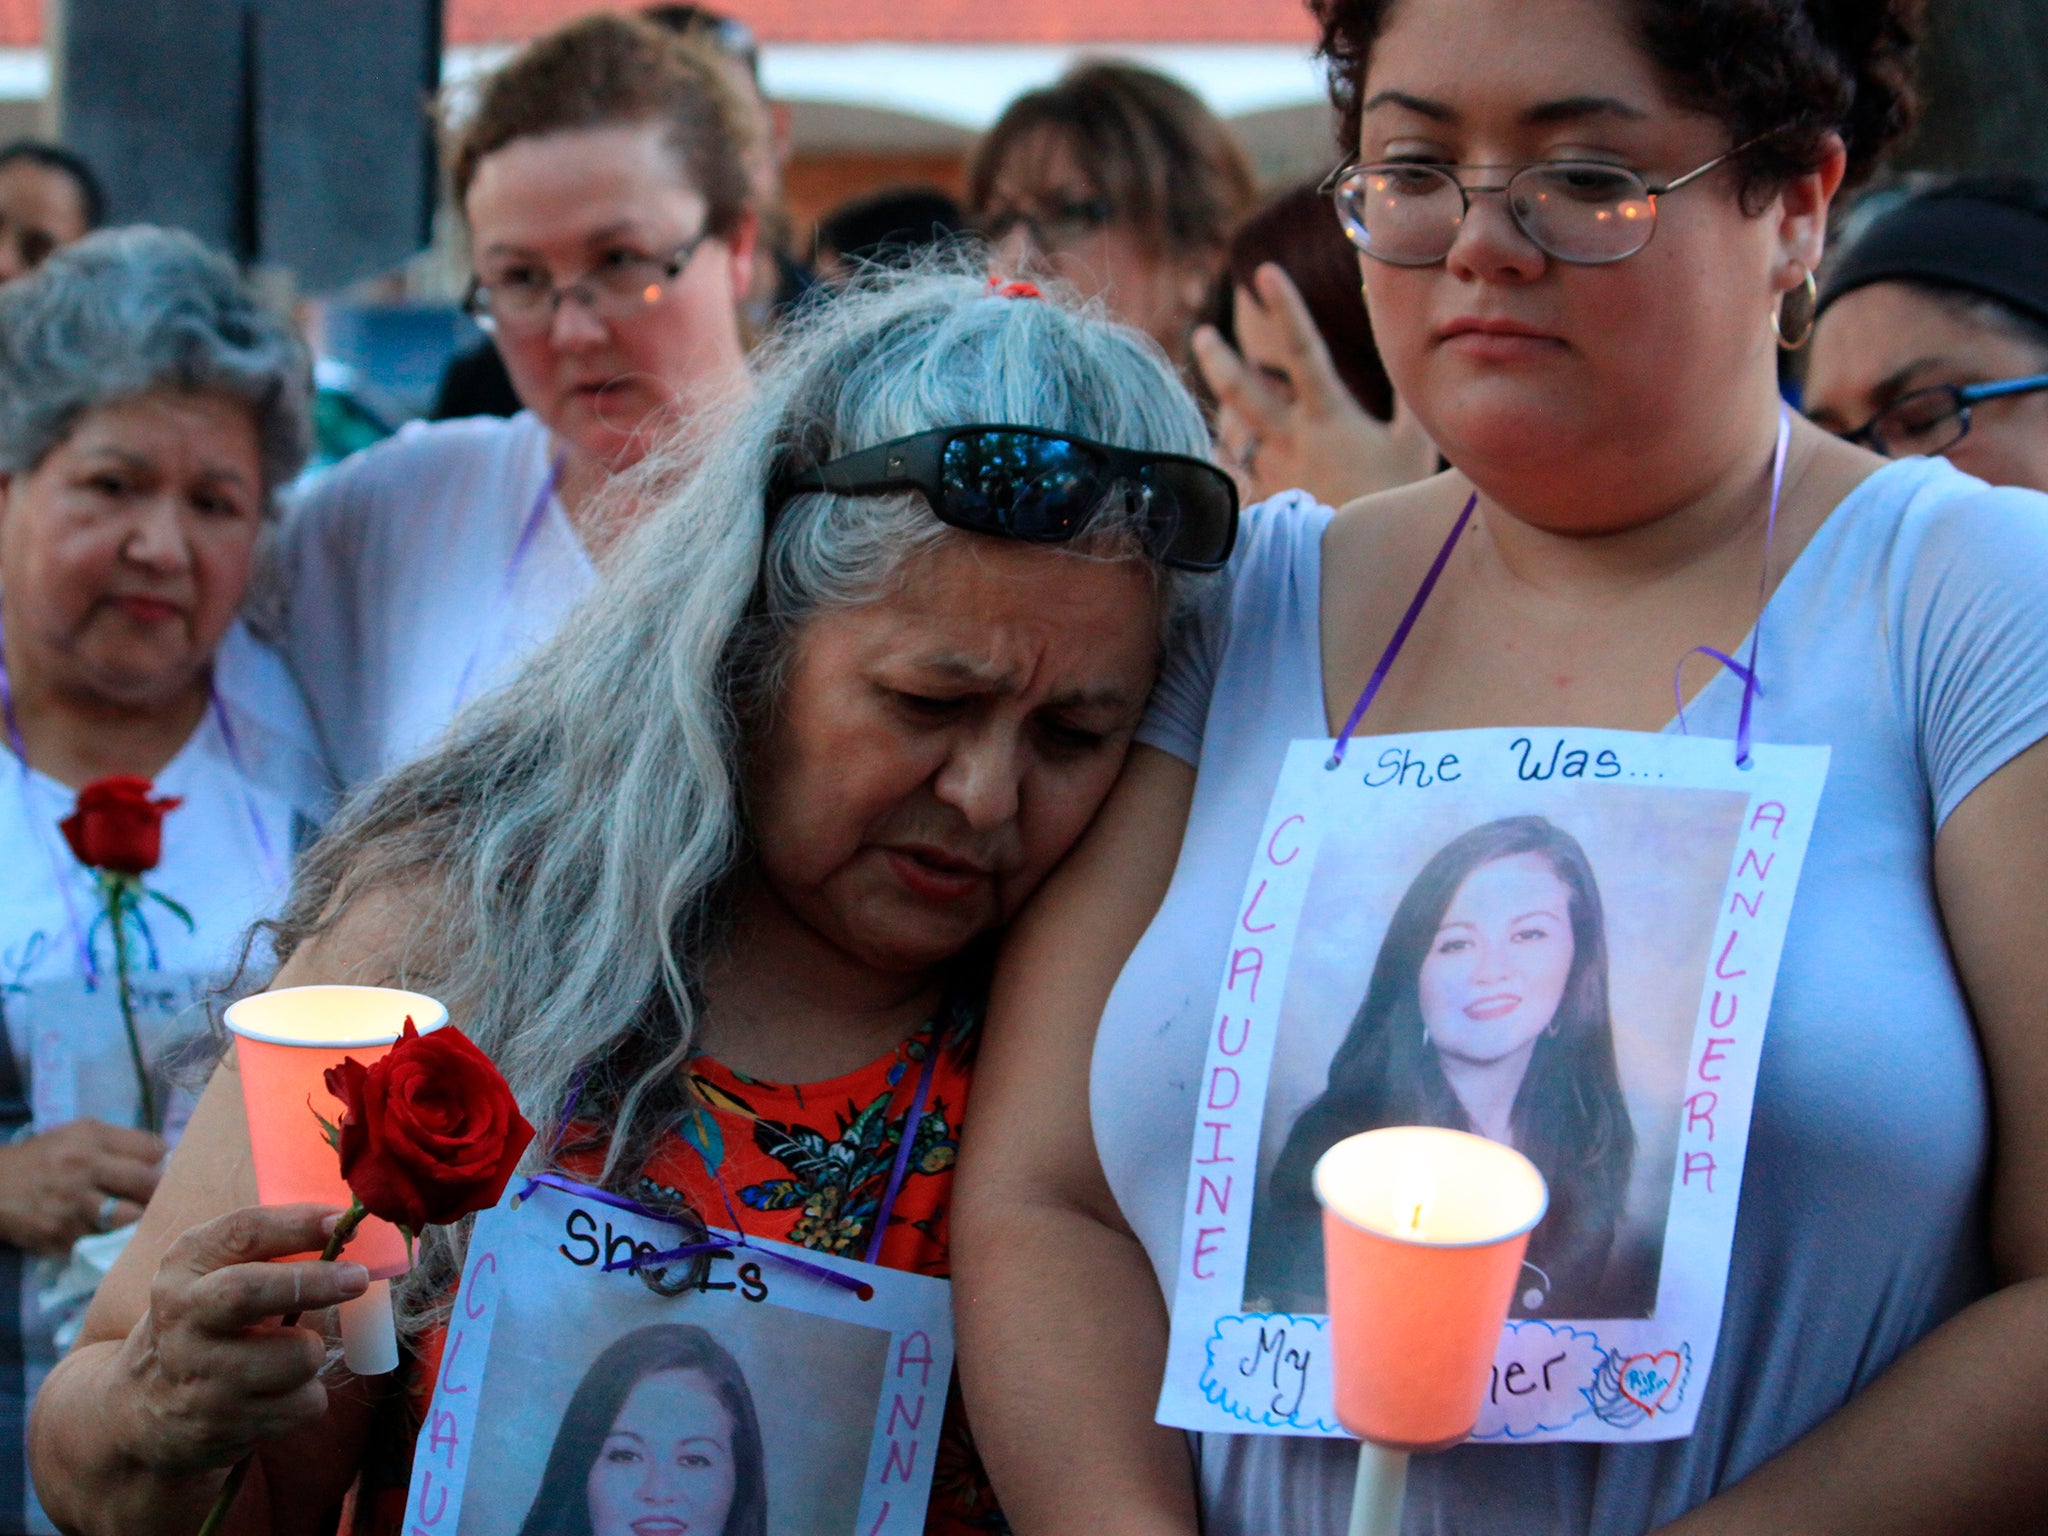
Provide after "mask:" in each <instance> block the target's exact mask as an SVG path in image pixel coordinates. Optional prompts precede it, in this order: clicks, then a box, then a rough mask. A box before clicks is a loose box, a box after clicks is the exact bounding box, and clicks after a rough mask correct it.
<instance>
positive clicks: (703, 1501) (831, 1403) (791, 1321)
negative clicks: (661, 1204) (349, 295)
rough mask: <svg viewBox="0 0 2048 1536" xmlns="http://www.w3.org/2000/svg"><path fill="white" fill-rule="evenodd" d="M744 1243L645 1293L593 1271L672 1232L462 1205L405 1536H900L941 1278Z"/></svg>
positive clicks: (598, 1210) (927, 1400)
mask: <svg viewBox="0 0 2048 1536" xmlns="http://www.w3.org/2000/svg"><path fill="white" fill-rule="evenodd" d="M731 1235H732V1234H730V1233H723V1234H721V1233H720V1232H718V1230H717V1229H715V1228H714V1229H713V1231H712V1236H713V1237H714V1238H716V1237H719V1236H726V1237H730V1236H731ZM749 1241H750V1243H751V1245H752V1246H751V1247H750V1248H739V1247H736V1248H734V1249H732V1250H731V1251H730V1255H729V1256H725V1257H718V1256H714V1257H713V1258H712V1260H711V1262H710V1264H709V1266H708V1268H706V1269H705V1270H704V1272H703V1273H702V1274H701V1275H700V1276H698V1277H697V1278H696V1279H695V1281H694V1283H692V1284H690V1285H688V1286H687V1287H686V1288H684V1289H682V1291H681V1293H680V1294H663V1293H662V1291H661V1290H657V1289H656V1288H655V1287H654V1286H651V1285H650V1284H649V1283H648V1281H647V1280H646V1279H644V1278H643V1277H642V1275H641V1274H638V1273H635V1272H632V1271H628V1270H614V1271H611V1272H607V1271H606V1270H605V1268H604V1265H605V1263H607V1262H610V1261H613V1260H617V1259H619V1258H622V1257H630V1256H631V1255H632V1254H633V1253H634V1252H635V1251H636V1249H638V1250H640V1251H644V1252H648V1253H655V1252H663V1251H666V1250H668V1249H671V1248H674V1247H676V1246H678V1243H679V1239H678V1237H677V1231H676V1229H675V1228H674V1227H671V1226H666V1225H664V1224H663V1223H661V1222H658V1221H653V1220H650V1219H647V1218H644V1217H641V1216H638V1215H635V1214H632V1213H629V1212H626V1211H622V1210H618V1209H615V1208H613V1207H611V1206H608V1205H604V1204H600V1203H598V1202H596V1201H592V1200H588V1199H581V1198H578V1197H577V1196H575V1195H572V1194H567V1193H564V1192H562V1191H559V1190H554V1189H550V1188H547V1187H545V1186H543V1187H541V1188H540V1189H537V1190H535V1191H534V1193H533V1194H532V1196H531V1197H530V1198H528V1199H526V1200H524V1201H523V1202H515V1200H514V1199H512V1198H511V1197H508V1198H507V1200H506V1202H505V1203H504V1204H502V1205H500V1206H499V1207H498V1208H497V1209H496V1210H493V1211H488V1212H486V1213H485V1214H484V1215H482V1216H480V1217H479V1218H478V1219H477V1223H476V1228H475V1231H474V1232H473V1234H472V1235H471V1238H470V1244H469V1261H468V1264H467V1266H466V1268H465V1272H464V1274H463V1277H462V1287H461V1290H460V1291H459V1292H458V1293H457V1296H456V1301H455V1306H454V1309H453V1312H452V1314H451V1315H450V1317H449V1321H448V1340H447V1345H446V1348H445V1350H444V1352H443V1354H442V1359H441V1369H440V1375H439V1377H438V1378H437V1380H436V1382H435V1387H434V1400H433V1407H432V1408H431V1410H430V1411H429V1413H428V1415H427V1420H426V1423H425V1425H424V1426H423V1427H422V1429H421V1431H420V1437H419V1444H418V1449H417V1450H416V1451H415V1453H414V1457H413V1467H412V1486H411V1489H410V1492H409V1494H408V1496H407V1506H406V1516H405V1529H406V1531H407V1532H408V1533H409V1536H482V1533H490V1536H502V1533H508V1532H532V1533H536V1536H551V1533H554V1532H556V1531H571V1530H577V1531H593V1532H608V1531H614V1530H617V1531H631V1530H636V1529H644V1530H656V1529H659V1530H670V1529H687V1530H690V1531H699V1530H701V1531H705V1532H717V1531H722V1530H744V1529H752V1530H760V1531H765V1532H766V1536H914V1533H917V1532H921V1531H922V1530H923V1529H924V1512H925V1503H926V1499H927V1496H928V1495H929V1492H930V1489H931V1478H932V1468H933V1461H934V1457H935V1455H936V1453H937V1450H938V1443H939V1432H940V1424H941V1421H942V1420H943V1418H944V1416H945V1407H946V1392H947V1388H948V1385H949V1383H950V1381H951V1378H952V1371H953V1335H952V1316H951V1304H950V1287H949V1286H948V1284H947V1282H945V1281H943V1280H935V1279H932V1278H930V1277H928V1276H924V1275H914V1274H908V1273H905V1272H904V1271H901V1270H893V1269H881V1268H878V1267H875V1266H872V1265H867V1264H859V1263H854V1262H852V1261H850V1260H845V1259H838V1258H833V1257H830V1256H828V1255H824V1254H818V1253H813V1252H811V1251H809V1250H807V1249H800V1248H788V1247H785V1246H784V1245H781V1244H777V1243H769V1242H766V1241H763V1240H761V1239H750V1240H749ZM763 1250H779V1251H781V1252H784V1253H789V1254H793V1255H796V1256H798V1257H800V1258H802V1259H803V1260H805V1261H806V1262H808V1263H811V1264H815V1265H819V1266H822V1267H824V1268H828V1269H831V1270H834V1271H837V1272H839V1273H841V1274H846V1275H851V1276H854V1277H856V1278H858V1279H859V1280H861V1281H862V1282H864V1283H865V1285H866V1286H867V1287H868V1288H869V1294H868V1295H867V1296H866V1298H865V1299H863V1298H862V1297H861V1296H860V1295H858V1294H856V1293H855V1292H853V1291H850V1290H845V1289H842V1288H840V1287H839V1286H836V1285H833V1284H831V1283H829V1282H827V1281H823V1280H820V1279H818V1278H816V1277H814V1276H810V1275H805V1274H802V1273H800V1272H798V1271H796V1270H794V1269H791V1268H789V1267H787V1266H785V1265H782V1264H779V1263H777V1262H775V1261H774V1260H773V1259H772V1258H770V1257H769V1256H768V1254H767V1253H766V1252H764V1251H763ZM665 1288H666V1289H673V1286H667V1287H665ZM757 1506H758V1507H761V1508H763V1509H764V1510H765V1513H764V1515H763V1516H761V1517H759V1519H758V1520H756V1519H755V1517H753V1516H752V1515H751V1514H750V1513H749V1512H750V1511H751V1510H753V1509H754V1508H756V1507H757ZM664 1522H667V1523H666V1524H664Z"/></svg>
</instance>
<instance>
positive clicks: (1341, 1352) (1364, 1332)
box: [1314, 1126, 1550, 1452]
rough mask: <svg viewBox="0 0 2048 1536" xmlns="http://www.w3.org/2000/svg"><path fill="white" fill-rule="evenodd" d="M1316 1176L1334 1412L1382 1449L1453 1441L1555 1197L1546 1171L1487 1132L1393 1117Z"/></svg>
mask: <svg viewBox="0 0 2048 1536" xmlns="http://www.w3.org/2000/svg"><path fill="white" fill-rule="evenodd" d="M1314 1183H1315V1191H1316V1198H1317V1199H1318V1200H1320V1201H1321V1202H1322V1205H1323V1262H1324V1269H1325V1274H1326V1277H1327V1280H1328V1287H1329V1306H1330V1333H1331V1351H1332V1365H1333V1369H1334V1372H1335V1377H1336V1397H1337V1417H1338V1419H1339V1420H1340V1421H1341V1422H1342V1423H1343V1425H1344V1427H1345V1428H1346V1429H1348V1430H1350V1431H1351V1433H1353V1434H1354V1435H1356V1436H1358V1437H1359V1439H1361V1440H1367V1441H1370V1442H1372V1443H1373V1444H1375V1445H1380V1446H1385V1447H1387V1448H1388V1449H1390V1450H1398V1451H1413V1452H1421V1451H1440V1450H1444V1449H1446V1448H1448V1447H1450V1446H1453V1445H1456V1444H1457V1443H1458V1442H1459V1441H1461V1440H1463V1439H1464V1438H1465V1437H1466V1436H1467V1435H1469V1434H1470V1433H1471V1432H1472V1426H1473V1425H1474V1424H1476V1423H1477V1422H1478V1420H1479V1405H1480V1402H1481V1400H1482V1399H1483V1398H1484V1397H1485V1395H1486V1384H1487V1379H1488V1373H1489V1372H1490V1371H1491V1370H1492V1368H1493V1357H1494V1353H1495V1350H1496V1349H1497V1348H1498V1347H1499V1343H1500V1332H1501V1326H1502V1324H1504V1323H1505V1322H1506V1321H1507V1315H1508V1303H1509V1300H1510V1299H1511V1298H1512V1296H1513V1294H1514V1287H1515V1280H1516V1278H1517V1276H1518V1275H1519V1274H1520V1273H1521V1268H1522V1255H1523V1254H1524V1253H1525V1252H1526V1251H1527V1249H1528V1246H1529V1232H1530V1229H1531V1228H1533V1227H1534V1226H1535V1225H1536V1223H1537V1222H1539V1221H1541V1220H1542V1219H1543V1213H1544V1211H1545V1210H1546V1209H1547V1208H1548V1206H1549V1203H1550V1194H1549V1191H1548V1190H1547V1189H1546V1188H1545V1187H1544V1183H1543V1175H1542V1174H1540V1173H1538V1172H1537V1171H1536V1165H1535V1164H1533V1163H1531V1162H1530V1161H1529V1160H1528V1159H1527V1158H1526V1157H1524V1156H1522V1154H1521V1153H1519V1152H1517V1151H1515V1150H1514V1148H1512V1147H1506V1146H1502V1145H1501V1144H1500V1143H1499V1142H1494V1141H1488V1140H1487V1139H1486V1138H1484V1137H1483V1136H1471V1135H1467V1134H1466V1133H1465V1132H1463V1131H1447V1130H1440V1129H1437V1128H1435V1127H1431V1126H1393V1127H1389V1128H1387V1129H1385V1130H1378V1131H1366V1132H1364V1133H1363V1134H1361V1135H1357V1136H1349V1137H1346V1138H1345V1139H1344V1140H1343V1141H1340V1142H1338V1143H1337V1144H1336V1145H1335V1146H1334V1147H1332V1148H1330V1150H1329V1151H1327V1152H1325V1153H1324V1154H1323V1155H1322V1157H1321V1159H1319V1160H1318V1161H1317V1163H1316V1167H1315V1174H1314Z"/></svg>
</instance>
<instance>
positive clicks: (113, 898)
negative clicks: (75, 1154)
mask: <svg viewBox="0 0 2048 1536" xmlns="http://www.w3.org/2000/svg"><path fill="white" fill-rule="evenodd" d="M102 878H103V880H104V883H105V886H106V892H107V924H108V926H109V927H111V928H112V929H113V930H114V990H115V992H116V993H117V994H118V995H119V997H120V999H121V1024H122V1026H123V1027H124V1028H125V1029H126V1030H127V1031H128V1057H129V1059H130V1060H131V1061H133V1062H134V1063H135V1087H136V1091H137V1092H138V1093H140V1094H141V1096H142V1128H143V1129H144V1130H146V1131H150V1132H154V1131H155V1130H156V1129H157V1123H156V1094H155V1092H154V1090H152V1089H151V1087H150V1085H149V1068H148V1067H146V1066H144V1065H143V1061H142V1036H141V1035H140V1034H138V1033H137V1032H136V1028H135V1004H134V1002H133V1000H132V999H131V998H130V997H129V994H128V914H127V906H128V878H129V877H126V876H122V875H107V876H104V877H102Z"/></svg>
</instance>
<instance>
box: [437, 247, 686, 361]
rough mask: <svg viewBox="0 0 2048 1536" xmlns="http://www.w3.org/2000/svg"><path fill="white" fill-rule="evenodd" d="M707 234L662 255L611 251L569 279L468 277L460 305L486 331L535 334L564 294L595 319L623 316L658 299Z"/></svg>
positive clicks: (552, 317)
mask: <svg viewBox="0 0 2048 1536" xmlns="http://www.w3.org/2000/svg"><path fill="white" fill-rule="evenodd" d="M710 238H711V231H709V230H703V231H700V232H699V233H698V234H696V235H695V236H693V237H692V238H690V239H688V240H685V241H684V242H683V243H682V244H681V245H679V246H677V247H676V248H675V249H674V250H673V251H671V252H670V253H669V254H668V255H666V256H635V255H632V254H631V253H629V252H624V251H617V252H613V253H611V254H609V255H607V256H606V257H604V258H602V259H601V260H600V261H599V263H598V265H597V266H595V267H593V268H592V269H591V270H590V271H588V272H586V273H584V274H583V276H581V277H579V278H578V279H576V281H575V282H573V283H562V284H560V285H557V284H556V283H555V282H554V281H553V280H552V279H551V278H546V277H545V276H543V278H542V280H540V281H523V280H522V281H516V282H495V283H487V282H485V281H484V280H483V279H482V278H476V277H473V278H471V279H470V280H469V292H468V293H466V294H465V295H463V300H462V307H463V309H465V310H466V311H468V313H469V315H470V316H471V318H472V319H474V320H475V321H476V323H477V327H478V329H480V330H482V331H483V332H484V333H485V334H487V335H495V334H497V333H498V332H499V331H500V330H504V331H508V332H510V333H512V334H515V335H537V334H539V333H540V332H542V331H544V330H546V329H547V328H548V327H549V326H551V325H553V324H554V321H555V311H557V310H558V309H560V308H561V307H562V301H563V300H564V299H567V298H574V299H575V300H576V301H577V302H578V303H579V304H581V305H582V306H583V307H584V308H585V309H587V310H589V311H590V312H591V313H592V314H593V315H596V316H598V317H599V318H600V319H604V320H628V319H631V318H632V317H633V316H634V315H636V314H638V313H640V312H641V311H643V310H645V309H648V308H649V307H651V306H652V305H655V304H659V303H660V302H661V299H662V295H663V294H665V293H666V292H667V291H668V285H669V284H670V283H672V282H674V281H675V280H676V279H677V278H679V277H681V276H682V275H683V272H684V271H685V269H687V268H688V267H689V265H690V263H691V261H693V260H694V259H695V258H696V255H697V252H698V250H699V249H700V248H701V247H702V246H703V244H704V242H705V241H706V240H708V239H710Z"/></svg>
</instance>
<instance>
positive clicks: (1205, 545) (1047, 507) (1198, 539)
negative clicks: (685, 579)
mask: <svg viewBox="0 0 2048 1536" xmlns="http://www.w3.org/2000/svg"><path fill="white" fill-rule="evenodd" d="M1119 489H1121V490H1122V491H1124V493H1125V494H1127V495H1131V496H1135V497H1137V498H1138V506H1139V511H1140V513H1141V515H1142V518H1143V521H1144V526H1145V533H1144V540H1145V547H1146V549H1147V550H1148V551H1150V552H1151V554H1152V555H1153V556H1154V557H1155V558H1157V559H1158V560H1160V561H1161V562H1162V563H1164V564H1166V565H1171V566H1177V567H1179V568H1180V569H1181V570H1186V571H1213V570H1218V569H1220V568H1221V567H1222V565H1223V564H1224V562H1225V561H1227V560H1228V559H1229V558H1230V551H1231V549H1232V547H1233V546H1234V545H1235V544H1236V543H1237V486H1236V485H1235V484H1234V483H1233V482H1232V481H1231V478H1230V476H1228V475H1226V474H1225V473H1224V472H1223V471H1222V470H1220V469H1218V468H1217V467H1216V466H1215V465H1214V464H1211V463H1209V462H1208V461H1207V460H1206V459H1196V458H1190V457H1188V456H1187V455H1186V454H1180V453H1147V452H1143V451H1141V450H1138V449H1134V448H1115V447H1112V446H1110V445H1109V444H1107V443H1095V442H1090V441H1089V440H1088V439H1087V438H1085V437H1075V436H1073V435H1072V434H1071V433H1067V432H1048V431H1044V430H1043V429H1041V428H1038V427H1007V426H967V427H939V428H937V429H936V430H934V431H930V432H918V433H913V434H912V435H911V436H909V437H899V438H897V439H896V440H895V441H894V442H889V443H883V444H881V445H880V446H879V447H874V448H863V449H861V450H860V451H859V452H858V453H849V454H846V455H844V456H843V457H841V458H837V459H833V460H831V461H829V462H828V463H824V464H820V465H818V466H817V467H816V468H814V469H806V470H798V471H796V472H794V473H790V474H785V475H780V476H778V477H777V478H776V480H775V481H774V483H773V484H772V485H771V486H770V487H769V490H768V525H769V526H770V527H771V528H772V527H773V526H774V525H775V518H776V515H777V514H778V513H780V512H781V511H782V509H783V507H784V506H786V505H787V504H788V503H789V501H790V499H791V498H792V497H796V496H804V495H809V494H811V493H813V492H817V491H836V492H838V493H840V494H841V495H847V496H872V495H878V494H880V493H882V492H885V491H918V492H920V493H922V495H923V496H924V499H925V500H926V501H927V502H928V503H930V505H931V509H932V511H933V512H934V513H935V514H936V515H937V516H938V519H939V521H940V522H942V523H946V524H948V525H949V526H951V527H954V528H964V529H966V530H967V531H968V532H969V533H986V534H993V535H994V536H996V537H997V538H1004V539H1022V540H1024V541H1025V542H1027V543H1031V544H1064V543H1066V542H1067V541H1068V540H1069V539H1072V538H1074V537H1076V536H1077V535H1079V534H1080V533H1081V532H1082V530H1083V529H1085V528H1086V527H1087V526H1088V524H1089V523H1090V521H1092V520H1093V518H1094V517H1095V514H1096V511H1097V509H1098V508H1100V507H1101V506H1102V505H1103V504H1104V503H1105V502H1106V501H1107V500H1108V499H1109V498H1110V496H1111V495H1112V494H1113V493H1115V492H1116V491H1118V490H1119Z"/></svg>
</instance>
